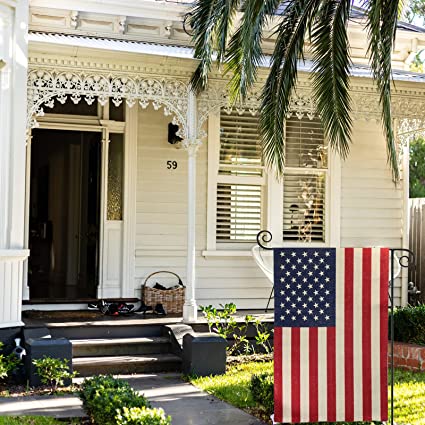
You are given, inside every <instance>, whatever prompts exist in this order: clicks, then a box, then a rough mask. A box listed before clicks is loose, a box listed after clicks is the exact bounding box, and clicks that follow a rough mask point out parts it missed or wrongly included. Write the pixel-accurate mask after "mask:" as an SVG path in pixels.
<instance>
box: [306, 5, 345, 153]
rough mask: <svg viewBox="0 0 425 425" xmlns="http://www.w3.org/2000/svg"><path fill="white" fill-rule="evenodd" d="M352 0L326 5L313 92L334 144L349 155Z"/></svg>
mask: <svg viewBox="0 0 425 425" xmlns="http://www.w3.org/2000/svg"><path fill="white" fill-rule="evenodd" d="M350 4H351V1H350V0H330V1H327V2H326V3H325V4H323V5H322V8H321V10H320V12H319V14H318V16H317V19H316V22H315V26H314V30H313V33H312V42H313V46H314V48H313V60H314V62H315V65H314V68H313V71H314V74H313V77H312V79H313V93H314V98H315V100H316V104H317V109H318V112H319V115H320V117H321V119H322V123H323V127H324V130H325V134H326V136H327V138H328V139H329V142H330V144H331V146H332V147H333V148H334V149H335V150H337V151H338V153H339V154H340V155H341V156H342V157H343V158H345V157H346V156H347V154H348V152H349V147H350V146H349V142H350V138H351V127H352V120H351V106H350V104H351V98H350V95H349V90H350V65H351V61H350V58H349V54H348V51H349V47H350V46H349V42H348V36H347V24H348V19H349V15H350Z"/></svg>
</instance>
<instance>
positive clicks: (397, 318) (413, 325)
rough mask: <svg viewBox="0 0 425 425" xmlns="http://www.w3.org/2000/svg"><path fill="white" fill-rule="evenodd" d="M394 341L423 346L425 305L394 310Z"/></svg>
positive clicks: (424, 340)
mask: <svg viewBox="0 0 425 425" xmlns="http://www.w3.org/2000/svg"><path fill="white" fill-rule="evenodd" d="M394 340H395V341H399V342H410V343H413V344H420V345H425V305H423V304H422V305H419V306H414V307H413V306H407V307H402V308H397V309H395V310H394Z"/></svg>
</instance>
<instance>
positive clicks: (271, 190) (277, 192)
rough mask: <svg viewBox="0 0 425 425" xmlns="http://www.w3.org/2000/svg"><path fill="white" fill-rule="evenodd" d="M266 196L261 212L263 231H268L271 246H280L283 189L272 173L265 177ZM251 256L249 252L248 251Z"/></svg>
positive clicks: (280, 182)
mask: <svg viewBox="0 0 425 425" xmlns="http://www.w3.org/2000/svg"><path fill="white" fill-rule="evenodd" d="M265 191H266V192H267V196H266V197H265V201H264V203H263V204H264V206H263V210H264V211H265V214H263V217H264V216H266V217H267V218H266V222H265V223H263V229H267V230H269V231H270V232H271V233H272V235H273V238H274V241H273V242H272V245H275V246H280V245H281V241H282V237H283V219H282V218H283V187H282V181H280V180H279V179H277V178H276V177H275V175H274V174H273V173H268V175H267V186H266V188H265ZM248 252H249V254H250V255H251V251H248Z"/></svg>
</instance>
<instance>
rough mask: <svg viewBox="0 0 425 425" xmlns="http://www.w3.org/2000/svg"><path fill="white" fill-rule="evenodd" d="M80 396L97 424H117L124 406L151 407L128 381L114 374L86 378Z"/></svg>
mask: <svg viewBox="0 0 425 425" xmlns="http://www.w3.org/2000/svg"><path fill="white" fill-rule="evenodd" d="M79 397H80V399H81V400H82V402H83V408H84V410H85V411H86V413H87V414H88V415H89V416H90V418H91V419H92V420H93V422H94V423H95V424H97V425H116V424H117V416H118V414H119V413H120V409H123V408H124V407H127V408H134V407H138V408H143V407H145V408H146V407H148V408H150V407H151V406H150V403H149V402H148V401H147V400H146V398H145V397H143V396H140V395H139V394H137V393H136V392H135V391H134V390H133V389H132V388H131V387H130V385H129V384H128V382H126V381H123V380H122V379H116V378H114V377H112V376H104V375H100V376H95V377H93V378H89V379H86V380H84V382H83V384H82V389H81V391H80V393H79ZM140 423H143V422H140ZM146 424H149V422H146ZM153 424H155V423H153ZM160 425H162V424H160Z"/></svg>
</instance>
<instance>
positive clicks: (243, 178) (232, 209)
mask: <svg viewBox="0 0 425 425" xmlns="http://www.w3.org/2000/svg"><path fill="white" fill-rule="evenodd" d="M219 137H220V147H219V159H218V175H217V186H216V192H217V202H216V242H217V243H229V242H230V243H240V242H253V241H255V240H256V236H257V233H258V232H259V231H260V230H261V228H262V202H263V186H264V181H265V179H264V176H263V174H264V170H263V165H262V160H261V145H260V140H259V133H258V116H253V115H252V114H251V113H249V112H246V113H243V114H239V113H238V112H232V113H230V114H227V113H226V112H225V111H222V112H221V114H220V135H219Z"/></svg>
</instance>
